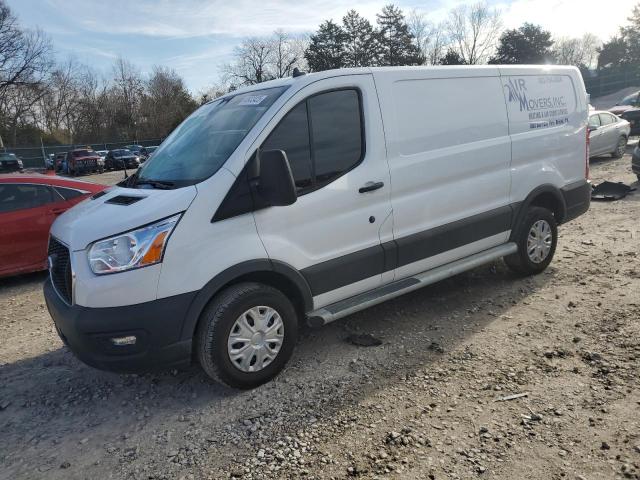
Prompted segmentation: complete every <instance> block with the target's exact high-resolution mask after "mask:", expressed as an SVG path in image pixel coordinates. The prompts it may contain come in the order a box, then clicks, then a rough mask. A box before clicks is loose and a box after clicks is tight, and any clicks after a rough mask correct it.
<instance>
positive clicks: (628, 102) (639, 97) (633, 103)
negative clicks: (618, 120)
mask: <svg viewBox="0 0 640 480" xmlns="http://www.w3.org/2000/svg"><path fill="white" fill-rule="evenodd" d="M637 107H640V91H637V92H635V93H632V94H631V95H627V96H626V97H624V98H623V99H622V100H620V101H619V102H618V103H616V105H615V107H612V108H610V109H609V112H611V113H613V114H615V115H620V114H621V113H623V112H626V111H627V110H630V109H632V108H637Z"/></svg>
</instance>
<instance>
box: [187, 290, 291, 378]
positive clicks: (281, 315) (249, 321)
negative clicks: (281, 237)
mask: <svg viewBox="0 0 640 480" xmlns="http://www.w3.org/2000/svg"><path fill="white" fill-rule="evenodd" d="M297 335H298V321H297V315H296V311H295V309H294V307H293V305H292V304H291V302H290V301H289V300H288V299H287V297H285V296H284V295H283V294H282V293H281V292H280V291H278V290H276V289H275V288H272V287H269V286H267V285H263V284H260V283H239V284H237V285H232V286H231V287H229V288H227V289H226V290H223V291H222V292H221V293H219V294H218V295H216V296H215V297H214V299H213V300H212V301H211V302H210V303H209V305H208V306H207V307H206V308H205V310H204V312H203V313H202V315H201V317H200V322H199V324H198V328H197V331H196V336H195V345H196V347H195V348H196V353H197V357H198V360H199V362H200V365H201V366H202V368H203V369H204V371H205V372H206V373H207V375H209V376H210V377H211V378H212V379H214V380H217V381H220V382H222V383H225V384H227V385H229V386H231V387H236V388H245V389H247V388H254V387H257V386H258V385H261V384H263V383H265V382H268V381H269V380H271V379H272V378H274V377H275V376H276V375H277V374H278V373H279V372H280V371H281V370H282V369H283V368H284V366H285V364H286V363H287V361H288V360H289V358H290V357H291V354H292V353H293V348H294V346H295V343H296V339H297Z"/></svg>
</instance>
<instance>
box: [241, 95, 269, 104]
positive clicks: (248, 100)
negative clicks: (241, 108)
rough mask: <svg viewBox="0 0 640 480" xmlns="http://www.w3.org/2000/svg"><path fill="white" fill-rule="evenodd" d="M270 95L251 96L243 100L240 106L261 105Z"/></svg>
mask: <svg viewBox="0 0 640 480" xmlns="http://www.w3.org/2000/svg"><path fill="white" fill-rule="evenodd" d="M267 97H268V95H251V96H249V97H246V98H243V99H242V101H241V102H240V103H238V105H249V106H251V105H260V103H262V101H263V100H264V99H265V98H267Z"/></svg>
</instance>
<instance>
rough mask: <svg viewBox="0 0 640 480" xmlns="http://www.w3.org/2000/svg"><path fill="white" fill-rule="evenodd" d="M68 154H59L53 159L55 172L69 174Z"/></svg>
mask: <svg viewBox="0 0 640 480" xmlns="http://www.w3.org/2000/svg"><path fill="white" fill-rule="evenodd" d="M66 165H67V152H58V153H56V155H55V157H54V158H53V166H54V171H56V172H64V173H66V172H67V168H66Z"/></svg>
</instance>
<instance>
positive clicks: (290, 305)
mask: <svg viewBox="0 0 640 480" xmlns="http://www.w3.org/2000/svg"><path fill="white" fill-rule="evenodd" d="M588 157H589V153H588V133H587V97H586V93H585V88H584V84H583V81H582V78H581V76H580V73H579V71H578V69H576V68H572V67H555V66H505V67H502V66H483V67H467V66H460V67H433V68H430V67H408V68H364V69H346V70H333V71H326V72H321V73H314V74H307V75H304V74H296V75H294V76H293V77H292V78H286V79H280V80H274V81H271V82H266V83H263V84H260V85H255V86H252V87H248V88H244V89H240V90H238V91H234V92H232V93H229V94H228V95H226V96H223V97H221V98H218V99H216V100H213V101H211V102H209V103H207V104H205V105H203V106H202V107H200V108H199V109H198V110H197V111H196V112H194V113H193V114H192V115H191V116H190V117H189V118H187V119H186V120H185V121H184V122H183V123H182V124H181V125H180V126H179V127H177V128H176V129H175V131H174V132H173V133H172V134H171V135H170V136H169V137H168V138H167V139H166V140H165V141H164V142H163V143H162V145H160V147H158V149H157V150H156V152H155V153H154V155H153V156H152V157H151V158H150V159H149V160H148V161H147V162H146V163H145V164H144V165H143V166H142V167H141V168H140V169H139V170H138V171H137V172H136V173H135V174H134V175H132V176H130V177H129V178H128V179H126V180H125V181H123V182H122V183H121V184H120V185H119V186H117V187H114V188H112V189H110V190H108V191H106V193H102V194H97V195H94V196H93V197H92V198H91V199H89V200H86V201H84V202H83V203H81V204H80V205H78V206H77V207H75V208H74V209H72V210H70V211H69V212H67V213H65V214H64V215H62V216H61V217H60V218H58V220H57V221H56V222H55V224H54V225H53V227H52V229H51V238H50V243H49V266H50V279H49V280H48V281H47V282H46V284H45V287H44V292H45V297H46V302H47V306H48V309H49V311H50V313H51V316H52V317H53V320H54V322H55V325H56V328H57V331H58V332H59V334H60V337H61V338H62V340H63V341H64V343H65V344H67V345H68V347H69V348H70V349H71V350H72V351H73V352H75V354H76V355H77V356H78V357H79V358H80V359H81V360H83V361H84V362H86V363H87V364H89V365H93V366H95V367H97V368H101V369H109V370H116V371H139V370H144V369H148V368H152V367H177V366H183V365H186V364H189V363H190V362H192V361H197V362H199V363H200V364H201V366H202V368H203V369H204V370H205V372H206V373H207V374H209V375H210V376H211V377H213V378H214V379H217V380H220V381H222V382H224V383H226V384H228V385H231V386H234V387H240V388H250V387H254V386H256V385H259V384H261V383H263V382H266V381H268V380H269V379H271V378H273V377H274V376H275V375H276V374H277V373H278V372H279V371H280V370H281V369H282V368H283V366H284V365H285V363H286V362H287V360H288V359H289V357H290V356H291V354H292V351H293V349H294V345H295V344H296V335H297V332H298V329H299V326H300V325H301V324H302V322H308V323H309V324H311V325H313V326H320V325H324V324H326V323H328V322H332V321H334V320H336V319H339V318H342V317H344V316H346V315H349V314H351V313H353V312H356V311H359V310H362V309H364V308H367V307H370V306H372V305H376V304H378V303H380V302H383V301H385V300H387V299H390V298H394V297H397V296H399V295H401V294H404V293H406V292H410V291H413V290H416V289H418V288H420V287H423V286H425V285H428V284H431V283H433V282H436V281H438V280H441V279H444V278H447V277H450V276H452V275H455V274H457V273H460V272H462V271H464V270H468V269H470V268H474V267H476V266H478V265H481V264H484V263H487V262H491V261H494V260H496V259H499V258H501V257H504V259H505V261H506V263H507V265H508V266H509V267H511V268H512V269H513V270H515V271H517V272H519V273H520V274H523V275H530V274H536V273H539V272H541V271H543V270H544V269H545V268H546V267H547V266H548V265H549V263H550V262H551V260H552V258H553V255H554V251H555V248H556V242H557V238H558V230H557V226H558V225H560V224H563V223H566V222H568V221H570V220H572V219H573V218H575V217H577V216H578V215H580V214H582V213H584V212H586V211H587V209H588V208H589V201H590V185H589V182H588Z"/></svg>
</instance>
